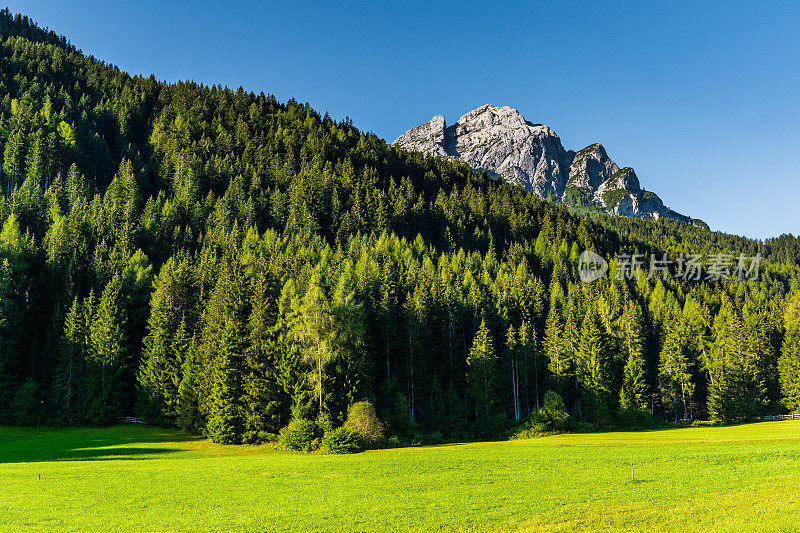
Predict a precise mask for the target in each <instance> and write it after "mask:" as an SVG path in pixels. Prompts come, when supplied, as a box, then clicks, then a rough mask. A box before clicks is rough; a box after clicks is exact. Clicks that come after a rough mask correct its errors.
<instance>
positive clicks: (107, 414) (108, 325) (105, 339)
mask: <svg viewBox="0 0 800 533" xmlns="http://www.w3.org/2000/svg"><path fill="white" fill-rule="evenodd" d="M121 289H122V281H121V278H120V277H119V276H115V277H114V278H113V279H112V280H111V281H110V282H109V283H108V285H106V288H105V289H104V290H103V294H102V295H101V297H100V302H99V303H98V305H97V310H96V312H95V313H94V317H93V319H92V322H91V327H90V332H89V345H90V348H89V356H88V357H87V360H88V366H89V371H88V373H87V381H86V383H85V391H86V396H87V399H88V400H89V402H90V403H89V405H88V406H87V416H88V418H89V420H91V421H93V422H97V423H108V422H110V421H111V420H113V419H114V418H115V417H118V416H123V415H124V414H126V413H128V412H129V411H128V410H129V409H130V407H131V400H132V399H131V398H129V397H127V396H126V394H125V386H124V383H122V382H121V380H120V377H121V375H122V374H123V372H124V371H125V370H126V367H127V366H128V365H129V364H130V361H129V359H128V355H129V351H128V339H127V338H126V336H125V326H126V324H125V321H126V317H125V309H124V306H123V300H122V298H123V296H122V292H121Z"/></svg>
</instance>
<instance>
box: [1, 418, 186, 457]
mask: <svg viewBox="0 0 800 533" xmlns="http://www.w3.org/2000/svg"><path fill="white" fill-rule="evenodd" d="M199 439H201V437H196V436H193V435H188V434H186V433H181V432H178V431H169V430H163V429H160V428H150V427H142V426H132V425H119V426H112V427H103V428H91V427H41V428H0V464H3V463H38V462H48V461H112V460H113V461H119V460H147V459H153V458H155V457H157V456H162V455H166V454H171V453H178V452H182V451H185V448H184V447H182V446H180V443H181V442H190V441H194V440H199ZM168 443H169V445H170V446H166V444H168ZM148 444H149V445H152V446H148ZM158 444H164V446H158Z"/></svg>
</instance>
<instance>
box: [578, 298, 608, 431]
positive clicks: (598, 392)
mask: <svg viewBox="0 0 800 533" xmlns="http://www.w3.org/2000/svg"><path fill="white" fill-rule="evenodd" d="M575 372H576V376H577V379H578V383H579V384H580V386H581V390H582V391H583V398H584V399H585V401H586V408H587V412H588V414H589V416H590V417H591V419H592V420H593V422H594V424H595V425H596V426H599V425H600V423H601V422H604V421H605V419H606V416H607V414H608V411H609V399H610V395H611V361H610V354H609V352H608V349H607V343H606V338H605V335H604V333H603V332H602V330H601V329H600V324H599V318H598V316H597V313H596V312H595V311H594V308H593V307H590V308H589V311H588V312H587V313H586V316H585V317H584V319H583V324H582V326H581V336H580V343H579V344H578V350H577V360H576V369H575Z"/></svg>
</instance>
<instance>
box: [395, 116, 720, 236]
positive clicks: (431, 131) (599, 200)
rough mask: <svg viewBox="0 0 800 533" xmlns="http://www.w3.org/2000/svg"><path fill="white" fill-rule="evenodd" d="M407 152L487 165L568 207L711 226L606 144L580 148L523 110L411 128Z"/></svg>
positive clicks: (404, 141) (404, 139)
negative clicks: (677, 205)
mask: <svg viewBox="0 0 800 533" xmlns="http://www.w3.org/2000/svg"><path fill="white" fill-rule="evenodd" d="M393 144H395V145H397V146H400V147H402V148H404V149H406V150H412V151H417V152H422V153H425V154H429V155H435V156H442V157H449V158H454V159H458V160H461V161H463V162H465V163H467V164H468V165H469V166H470V167H472V168H473V169H475V170H486V171H488V172H490V173H491V174H493V175H495V176H498V177H502V178H503V179H505V180H506V181H508V182H509V183H514V184H517V185H520V186H522V187H524V188H525V189H527V190H529V191H533V192H534V193H536V194H537V195H538V196H539V197H541V198H548V197H551V198H552V197H555V198H558V199H560V200H561V201H563V202H564V203H566V204H567V205H585V204H587V203H588V204H589V205H592V206H595V207H597V208H599V209H602V210H604V211H605V212H607V213H609V214H612V215H621V216H629V217H638V218H656V219H657V218H661V217H666V218H672V219H676V220H682V221H686V222H694V223H697V224H700V225H704V224H703V223H702V222H700V221H696V220H692V219H691V218H689V217H687V216H685V215H682V214H680V213H677V212H675V211H673V210H671V209H669V208H668V207H666V206H665V205H664V203H663V202H662V201H661V199H660V198H659V197H658V195H657V194H655V193H652V192H650V191H645V190H643V189H642V188H641V186H640V184H639V178H638V177H637V176H636V173H635V172H634V170H633V169H632V168H630V167H625V168H619V166H617V164H616V163H614V161H612V160H611V158H610V157H609V156H608V154H607V153H606V150H605V148H603V145H601V144H600V143H595V144H592V145H589V146H587V147H586V148H584V149H582V150H580V151H578V152H573V151H572V150H565V149H564V147H563V146H562V144H561V139H559V137H558V135H556V133H555V132H554V131H553V130H552V129H550V128H549V127H548V126H545V125H543V124H534V123H532V122H529V121H527V120H525V118H524V117H523V116H522V114H521V113H520V112H519V111H517V110H516V109H514V108H512V107H509V106H503V107H495V106H493V105H491V104H486V105H483V106H481V107H479V108H477V109H474V110H472V111H470V112H469V113H466V114H465V115H463V116H462V117H461V118H459V119H458V121H457V122H456V123H455V124H453V125H450V126H448V125H447V124H446V122H445V118H444V116H442V115H436V116H435V117H433V118H432V119H431V120H430V121H429V122H426V123H425V124H422V125H420V126H417V127H415V128H411V129H410V130H408V131H407V132H405V133H404V134H403V135H401V136H400V137H398V139H397V140H396V141H394V143H393Z"/></svg>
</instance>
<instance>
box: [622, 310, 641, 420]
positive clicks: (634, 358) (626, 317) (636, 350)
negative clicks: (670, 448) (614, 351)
mask: <svg viewBox="0 0 800 533" xmlns="http://www.w3.org/2000/svg"><path fill="white" fill-rule="evenodd" d="M642 337H643V336H642V314H641V310H640V308H639V306H638V304H636V303H634V302H628V304H627V305H626V307H625V312H624V314H623V316H622V351H623V355H624V357H625V366H624V367H623V376H622V388H621V389H620V393H619V406H620V409H623V410H638V411H645V410H646V409H647V382H646V372H645V362H644V342H643V338H642Z"/></svg>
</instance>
